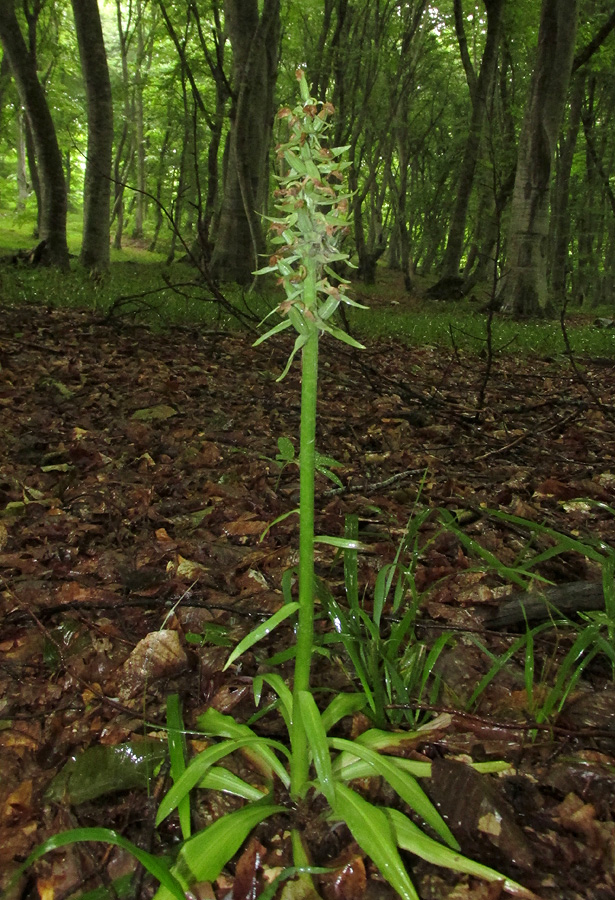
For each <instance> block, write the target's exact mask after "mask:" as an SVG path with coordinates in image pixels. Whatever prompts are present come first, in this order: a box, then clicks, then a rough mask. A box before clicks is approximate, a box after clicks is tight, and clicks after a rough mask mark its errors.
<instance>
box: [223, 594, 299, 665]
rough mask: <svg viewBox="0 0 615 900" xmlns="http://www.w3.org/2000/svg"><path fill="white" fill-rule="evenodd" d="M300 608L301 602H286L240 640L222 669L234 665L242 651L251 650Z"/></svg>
mask: <svg viewBox="0 0 615 900" xmlns="http://www.w3.org/2000/svg"><path fill="white" fill-rule="evenodd" d="M298 609H299V604H298V603H297V602H293V603H286V604H284V606H282V607H281V608H280V609H279V610H278V611H277V612H275V613H274V614H273V615H272V616H270V617H269V618H268V619H266V620H265V621H264V622H261V624H260V625H258V626H257V627H256V628H254V629H253V630H252V631H251V632H250V633H249V634H247V635H246V636H245V638H244V639H243V640H242V641H239V643H238V644H237V646H236V647H235V649H234V650H233V652H232V653H231V654H230V656H229V658H228V659H227V661H226V662H225V664H224V668H223V670H222V671H223V672H225V671H226V670H227V669H228V667H229V666H230V665H232V663H234V662H235V660H236V659H237V658H238V657H239V656H241V654H242V653H245V652H246V650H249V649H250V647H253V646H254V644H257V643H258V642H259V641H260V640H262V639H263V638H264V637H265V636H266V635H268V634H271V632H272V631H273V629H274V628H277V626H278V625H279V624H280V623H281V622H283V621H284V620H285V619H288V617H289V616H292V614H293V613H294V612H296V611H297V610H298Z"/></svg>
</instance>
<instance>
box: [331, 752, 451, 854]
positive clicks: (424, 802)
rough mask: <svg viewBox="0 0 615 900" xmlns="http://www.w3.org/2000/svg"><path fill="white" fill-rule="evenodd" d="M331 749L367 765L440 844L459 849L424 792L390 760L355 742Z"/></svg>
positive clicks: (407, 774) (410, 776)
mask: <svg viewBox="0 0 615 900" xmlns="http://www.w3.org/2000/svg"><path fill="white" fill-rule="evenodd" d="M331 746H332V747H334V748H335V749H336V750H342V751H343V750H347V751H348V753H354V754H355V755H356V756H358V757H359V759H362V760H364V761H365V762H366V763H369V765H371V767H372V768H373V770H374V773H375V774H376V775H381V776H382V777H383V778H384V779H385V781H387V782H388V783H389V784H390V785H391V787H392V788H393V790H395V791H397V793H398V794H399V796H400V797H401V799H402V800H404V801H405V802H406V803H407V804H408V805H409V806H411V807H412V809H414V810H415V811H416V812H417V813H418V814H419V816H421V818H422V819H424V820H425V822H426V823H427V824H428V825H430V826H431V827H432V828H433V829H434V831H435V832H436V834H439V835H440V837H441V838H442V840H444V841H446V843H447V844H449V845H450V846H451V847H453V848H455V849H456V850H458V849H459V844H458V843H457V840H456V839H455V837H454V835H453V833H452V831H451V830H450V828H449V827H448V825H447V824H446V822H445V821H444V819H443V818H442V816H441V815H440V813H439V812H438V810H437V809H436V807H435V806H434V805H433V803H432V802H431V800H430V799H429V797H428V796H427V794H426V793H425V791H424V790H423V789H422V788H421V787H420V785H419V784H418V783H417V781H416V779H415V778H414V777H413V776H412V775H410V774H409V773H407V772H401V771H400V770H399V767H398V766H396V765H395V762H394V761H393V760H392V759H391V758H389V757H387V756H381V755H380V754H379V753H376V752H375V751H374V750H370V749H369V748H368V747H362V746H361V745H360V744H358V743H357V742H356V741H347V740H345V739H344V738H331Z"/></svg>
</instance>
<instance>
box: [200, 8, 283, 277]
mask: <svg viewBox="0 0 615 900" xmlns="http://www.w3.org/2000/svg"><path fill="white" fill-rule="evenodd" d="M258 5H259V4H258V0H225V3H224V14H225V24H226V28H227V30H228V34H229V38H230V42H231V47H232V49H233V79H232V83H233V92H234V97H233V107H232V109H231V129H230V140H229V152H228V161H227V165H226V170H225V173H224V175H225V177H224V197H223V201H222V211H221V214H220V224H219V228H218V231H217V234H216V241H215V245H214V250H213V254H212V258H211V272H212V275H213V276H214V277H215V278H219V279H220V280H222V281H235V282H237V283H238V284H250V283H251V282H252V279H253V276H252V272H253V271H254V270H255V269H256V268H258V266H259V265H260V264H261V263H262V259H259V257H261V256H262V255H264V253H265V236H264V231H263V226H262V223H261V218H260V213H261V212H263V211H264V207H265V201H266V196H267V193H268V183H269V179H268V171H267V157H268V152H269V141H270V135H271V126H272V120H273V112H274V110H273V90H274V86H275V79H276V71H277V62H278V52H279V48H278V44H279V33H280V0H265V2H264V5H263V11H262V13H261V14H260V16H259V12H258Z"/></svg>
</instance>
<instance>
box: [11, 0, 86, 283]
mask: <svg viewBox="0 0 615 900" xmlns="http://www.w3.org/2000/svg"><path fill="white" fill-rule="evenodd" d="M0 41H1V42H2V45H3V47H4V52H5V54H6V57H7V59H8V61H9V65H10V67H11V72H12V74H13V78H14V80H15V85H16V87H17V91H18V94H19V99H20V100H21V103H22V105H23V107H24V109H25V112H26V117H27V119H28V123H29V125H30V129H31V132H32V138H33V141H34V150H35V153H36V159H37V164H38V173H39V177H40V204H41V208H40V216H39V237H40V239H41V240H44V241H46V245H45V257H46V259H47V260H48V261H49V262H50V263H52V264H53V265H57V266H59V267H60V268H62V269H68V267H69V265H68V244H67V242H66V183H65V180H64V170H63V167H62V154H61V153H60V148H59V147H58V141H57V138H56V132H55V127H54V124H53V119H52V118H51V113H50V112H49V107H48V105H47V99H46V97H45V92H44V90H43V88H42V85H41V83H40V81H39V80H38V76H37V72H36V62H35V60H34V58H33V56H32V54H31V53H30V51H29V50H28V47H27V46H26V43H25V41H24V37H23V35H22V33H21V28H20V27H19V22H18V21H17V16H16V15H15V5H14V0H1V2H0Z"/></svg>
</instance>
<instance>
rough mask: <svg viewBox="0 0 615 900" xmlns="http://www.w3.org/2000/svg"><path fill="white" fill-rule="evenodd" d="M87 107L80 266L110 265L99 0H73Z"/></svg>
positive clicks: (106, 97) (107, 101)
mask: <svg viewBox="0 0 615 900" xmlns="http://www.w3.org/2000/svg"><path fill="white" fill-rule="evenodd" d="M72 5H73V15H74V17H75V30H76V33H77V41H78V44H79V55H80V57H81V70H82V73H83V79H84V81H85V90H86V98H87V108H88V149H87V159H86V167H85V186H84V196H83V242H82V246H81V257H80V260H81V262H82V264H83V265H84V266H86V267H88V268H89V269H97V270H105V269H108V268H109V241H110V212H111V210H110V204H111V162H112V150H113V102H112V99H111V80H110V78H109V68H108V66H107V55H106V53H105V45H104V41H103V33H102V26H101V23H100V15H99V11H98V2H97V0H72Z"/></svg>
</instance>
